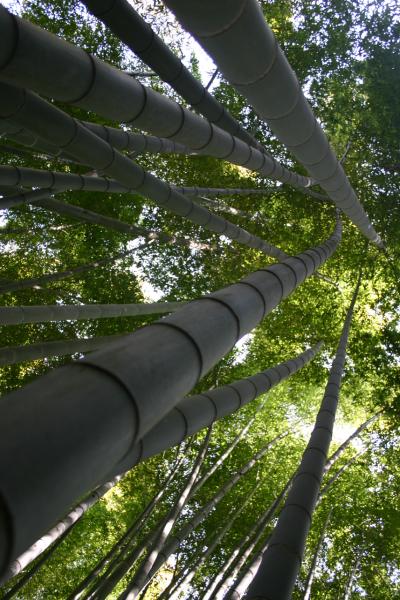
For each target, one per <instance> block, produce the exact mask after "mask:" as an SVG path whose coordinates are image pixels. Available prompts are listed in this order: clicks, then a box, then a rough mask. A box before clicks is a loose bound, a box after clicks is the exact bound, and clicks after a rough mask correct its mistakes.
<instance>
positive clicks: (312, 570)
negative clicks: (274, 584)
mask: <svg viewBox="0 0 400 600" xmlns="http://www.w3.org/2000/svg"><path fill="white" fill-rule="evenodd" d="M331 514H332V508H331V509H330V510H329V512H328V514H327V517H326V519H325V522H324V524H323V526H322V530H321V533H320V535H319V538H318V543H317V546H316V548H315V552H314V555H313V559H312V561H311V565H310V569H309V571H308V574H307V579H306V582H305V591H304V596H303V600H310V598H311V587H312V583H313V581H314V577H315V569H316V566H317V560H318V556H319V553H320V552H321V548H322V544H323V541H324V538H325V534H326V530H327V529H328V523H329V521H330V518H331Z"/></svg>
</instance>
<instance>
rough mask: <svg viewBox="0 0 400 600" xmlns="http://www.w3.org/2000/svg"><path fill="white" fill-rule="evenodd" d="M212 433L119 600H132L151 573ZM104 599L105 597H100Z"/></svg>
mask: <svg viewBox="0 0 400 600" xmlns="http://www.w3.org/2000/svg"><path fill="white" fill-rule="evenodd" d="M211 433H212V425H210V426H209V428H208V431H207V434H206V436H205V438H204V441H203V443H202V445H201V447H200V450H199V453H198V456H197V458H196V460H195V462H194V464H193V467H192V470H191V472H190V474H189V476H188V477H187V479H186V481H185V483H184V486H183V489H182V490H181V492H180V494H179V497H178V498H177V500H176V502H175V504H174V505H173V506H172V507H171V508H170V510H169V512H168V514H167V515H166V517H165V518H164V520H163V523H162V526H161V528H160V531H159V533H158V535H157V537H156V538H155V540H154V542H153V543H152V544H151V546H150V548H149V549H148V553H147V556H146V559H145V560H144V561H143V563H142V564H141V565H140V566H139V569H138V570H137V572H136V573H135V575H134V577H133V578H132V579H131V580H130V581H129V583H128V584H127V586H126V588H125V590H124V592H123V593H122V594H121V595H120V599H121V600H133V599H134V598H136V597H137V595H138V594H139V593H140V591H141V589H142V588H143V586H144V584H145V582H146V581H147V578H148V576H149V573H150V572H151V571H152V569H153V566H154V565H155V563H156V561H157V559H158V557H159V555H160V552H161V550H162V548H163V547H164V544H165V542H166V540H167V539H168V536H169V534H170V533H171V531H172V529H173V527H174V526H175V524H176V523H177V521H178V519H179V516H180V514H181V513H182V510H183V509H184V507H185V505H186V504H187V502H188V500H189V498H190V496H191V492H192V489H193V486H194V484H195V481H196V479H197V476H198V474H199V472H200V469H201V466H202V464H203V462H204V458H205V456H206V453H207V450H208V445H209V441H210V436H211ZM101 597H102V598H105V597H106V596H101Z"/></svg>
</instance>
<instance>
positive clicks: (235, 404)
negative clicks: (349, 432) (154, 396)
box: [109, 342, 322, 491]
mask: <svg viewBox="0 0 400 600" xmlns="http://www.w3.org/2000/svg"><path fill="white" fill-rule="evenodd" d="M321 347H322V342H318V344H316V345H315V346H313V347H312V348H309V349H308V350H306V351H305V352H302V353H301V354H299V355H298V356H297V357H295V358H294V359H290V360H287V361H284V362H282V363H280V364H278V365H276V366H274V367H270V368H269V369H265V371H261V372H260V373H257V374H256V375H252V376H251V377H247V378H245V379H239V380H237V381H233V382H231V383H230V384H229V385H224V386H221V387H219V388H214V389H212V390H208V391H207V392H203V393H201V394H196V395H194V396H190V397H188V398H184V399H183V400H182V401H181V402H179V403H178V404H177V405H176V407H175V408H174V409H173V410H171V411H170V412H169V413H168V415H166V416H165V417H164V418H163V419H161V420H160V421H159V423H157V425H155V426H154V427H153V428H152V430H151V431H149V433H147V434H146V435H145V436H144V437H143V438H142V439H141V440H140V442H139V443H138V444H137V445H135V446H133V448H132V450H131V451H130V452H129V453H127V454H126V456H125V457H124V460H123V461H122V462H121V463H118V465H117V466H116V467H115V472H116V473H118V472H122V471H126V470H127V469H128V468H131V467H132V466H133V465H135V464H137V463H138V462H139V461H142V460H145V459H146V458H149V457H150V456H154V455H155V454H158V453H159V452H161V451H162V450H165V449H166V448H170V447H172V446H174V445H175V444H178V443H180V442H182V441H183V440H184V439H185V438H187V437H188V436H190V435H193V434H194V433H196V432H198V431H200V430H201V429H202V428H203V427H207V426H208V425H210V424H211V423H213V422H214V421H215V420H217V419H221V418H222V417H224V416H226V415H229V414H231V413H232V412H234V411H236V410H238V409H239V408H241V407H242V406H244V405H245V404H247V403H248V402H251V401H253V400H255V399H256V398H257V397H258V396H260V395H261V394H265V393H267V392H268V391H269V390H270V389H272V388H273V387H275V386H276V385H278V384H279V383H280V382H281V381H284V380H285V379H287V378H288V377H290V376H291V375H294V374H295V373H296V372H297V371H298V370H299V369H301V368H302V367H303V366H305V365H306V364H307V363H308V362H309V361H311V360H312V359H313V358H314V356H315V355H316V354H317V353H318V352H319V351H320V349H321ZM244 430H245V431H246V430H247V425H246V426H245V428H244ZM240 436H241V433H239V434H238V436H237V437H236V438H235V439H234V440H233V442H232V445H231V446H230V447H229V448H228V449H227V451H226V453H224V455H223V456H222V457H221V458H220V459H219V460H218V461H217V462H216V463H215V465H214V466H213V467H211V469H210V471H209V472H207V473H205V474H204V476H203V477H202V478H201V479H200V480H199V482H198V484H196V485H195V491H198V490H199V489H200V487H201V486H202V485H203V484H204V483H205V482H206V481H207V479H208V478H209V476H211V475H212V474H213V473H214V472H215V470H216V469H217V468H218V467H219V465H220V464H221V463H222V462H223V460H225V458H226V457H227V455H228V453H230V452H231V451H232V450H233V448H234V447H235V446H236V444H237V443H238V442H239V439H240ZM113 472H114V471H113ZM109 475H110V474H109Z"/></svg>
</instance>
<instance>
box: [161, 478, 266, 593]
mask: <svg viewBox="0 0 400 600" xmlns="http://www.w3.org/2000/svg"><path fill="white" fill-rule="evenodd" d="M259 487H260V482H259V483H257V484H256V485H255V486H254V487H253V489H252V490H251V492H250V494H247V495H246V496H245V497H244V499H243V501H242V502H241V503H240V504H239V506H238V507H236V508H235V510H234V511H233V512H232V514H231V516H230V517H229V519H227V521H226V523H225V524H224V526H223V527H222V528H221V530H220V531H219V532H218V533H217V534H216V535H214V536H213V537H212V540H211V541H210V542H207V543H206V549H205V550H204V549H203V546H201V547H200V548H199V550H198V551H197V552H196V553H195V555H194V556H192V557H191V558H190V568H189V569H188V571H187V573H185V574H184V576H183V578H182V579H181V581H179V583H178V585H176V586H175V589H174V590H173V591H172V590H171V591H170V593H169V595H168V596H167V595H164V592H163V594H161V596H160V598H159V599H158V600H178V598H179V595H180V593H181V592H183V591H184V588H185V587H186V586H187V585H189V583H190V582H191V581H192V579H193V577H194V576H195V575H196V572H197V570H198V569H199V568H200V566H201V565H202V564H203V563H204V562H205V561H206V560H207V558H208V557H209V556H210V555H211V554H212V553H213V552H214V550H215V549H216V548H217V547H218V545H219V544H220V542H221V540H222V539H223V537H224V536H225V534H226V533H227V532H228V531H229V530H230V529H231V528H232V526H233V524H234V523H235V521H236V519H238V518H239V516H240V515H241V513H242V512H243V510H244V509H245V508H246V506H247V504H248V503H249V502H250V500H251V499H252V497H253V496H254V494H255V492H256V491H257V490H258V488H259ZM171 592H172V593H171Z"/></svg>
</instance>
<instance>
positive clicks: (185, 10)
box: [164, 0, 383, 247]
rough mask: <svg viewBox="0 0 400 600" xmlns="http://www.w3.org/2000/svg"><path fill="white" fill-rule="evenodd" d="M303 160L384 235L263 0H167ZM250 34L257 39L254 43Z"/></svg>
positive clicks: (355, 217)
mask: <svg viewBox="0 0 400 600" xmlns="http://www.w3.org/2000/svg"><path fill="white" fill-rule="evenodd" d="M164 3H165V4H166V5H167V6H168V7H170V8H171V9H172V10H173V11H174V13H175V15H176V16H177V18H178V19H179V21H180V22H181V23H182V24H183V26H184V27H185V28H186V29H187V30H188V31H189V32H190V33H191V34H192V35H193V36H194V37H195V38H196V39H197V40H198V42H199V43H200V44H201V45H202V46H203V48H204V49H205V51H206V52H207V53H208V54H209V55H210V56H211V57H212V58H213V60H214V62H215V64H216V65H217V67H218V68H219V69H220V72H221V73H222V74H223V75H224V76H225V77H226V79H227V80H228V81H229V82H230V83H231V84H232V85H233V86H234V87H235V88H236V89H237V91H238V92H239V93H240V94H242V95H243V96H244V97H245V98H246V99H247V101H248V102H249V103H250V105H251V106H252V107H253V108H254V109H255V111H256V112H257V113H258V114H259V116H260V117H261V118H262V119H264V121H265V122H266V123H268V125H269V126H270V128H271V130H272V131H273V133H274V134H275V135H276V136H277V138H278V139H279V140H280V141H281V142H283V143H284V144H285V145H286V146H287V147H288V148H289V150H290V151H291V152H292V153H293V155H294V156H295V157H296V158H297V160H298V161H299V162H300V163H302V164H303V165H304V166H305V168H306V169H307V171H308V172H309V173H310V176H311V177H312V180H313V183H318V185H320V186H321V187H322V189H323V190H324V191H325V192H326V193H327V194H328V195H329V197H330V198H331V200H332V201H333V202H334V203H335V204H336V206H337V207H338V208H339V209H340V210H342V211H343V212H344V213H345V214H346V215H347V216H348V217H349V219H350V220H351V221H352V222H353V223H354V224H355V225H356V226H357V227H358V228H359V229H360V231H361V232H362V233H363V234H364V235H365V236H366V237H367V238H368V239H369V240H371V241H372V242H374V243H376V244H377V245H378V247H383V246H382V240H381V238H380V237H379V235H378V234H377V232H376V231H375V229H374V227H373V226H372V224H371V222H370V221H369V218H368V216H367V214H366V212H365V211H364V209H363V207H362V206H361V204H360V202H359V200H358V198H357V196H356V194H355V192H354V190H353V188H352V186H351V184H350V182H349V180H348V179H347V176H346V174H345V172H344V170H343V168H342V166H341V165H340V163H339V161H338V159H337V157H336V155H335V153H334V151H333V150H332V148H331V146H330V144H329V141H328V139H327V137H326V135H325V134H324V132H323V130H322V127H321V126H320V124H319V123H318V122H317V120H316V118H315V116H314V114H313V112H312V109H311V107H310V105H309V103H308V102H307V100H306V99H305V96H304V94H303V92H302V90H301V87H300V83H299V81H298V80H297V77H296V75H295V73H294V72H293V70H292V68H291V67H290V65H289V63H288V61H287V59H286V57H285V55H284V53H283V52H282V50H281V48H280V47H279V44H278V42H277V40H276V38H275V35H274V34H273V32H272V30H271V29H270V28H269V27H268V25H267V23H266V21H265V16H264V14H263V12H262V10H261V8H260V5H259V3H258V2H257V0H246V2H240V3H229V4H226V3H224V2H220V3H217V4H216V3H215V1H214V0H205V1H203V0H197V1H196V2H195V5H194V4H193V2H186V1H185V0H164ZM249 39H251V40H252V43H251V44H249Z"/></svg>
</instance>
